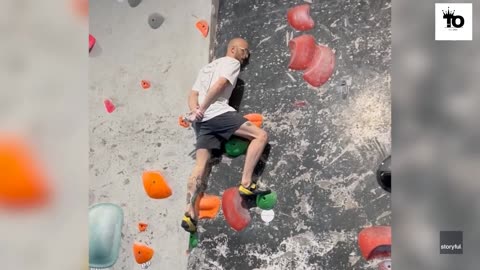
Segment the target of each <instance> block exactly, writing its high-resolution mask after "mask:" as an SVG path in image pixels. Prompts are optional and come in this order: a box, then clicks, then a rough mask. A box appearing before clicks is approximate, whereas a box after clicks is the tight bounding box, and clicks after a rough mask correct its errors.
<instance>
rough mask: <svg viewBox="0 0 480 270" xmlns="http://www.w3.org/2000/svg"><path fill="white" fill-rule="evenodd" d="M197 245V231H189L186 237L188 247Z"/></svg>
mask: <svg viewBox="0 0 480 270" xmlns="http://www.w3.org/2000/svg"><path fill="white" fill-rule="evenodd" d="M197 246H198V234H197V233H190V237H189V238H188V248H189V249H192V248H196V247H197Z"/></svg>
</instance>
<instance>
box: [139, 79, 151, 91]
mask: <svg viewBox="0 0 480 270" xmlns="http://www.w3.org/2000/svg"><path fill="white" fill-rule="evenodd" d="M140 84H141V85H142V88H143V89H145V90H146V89H148V88H150V86H151V84H150V82H149V81H147V80H142V81H141V82H140Z"/></svg>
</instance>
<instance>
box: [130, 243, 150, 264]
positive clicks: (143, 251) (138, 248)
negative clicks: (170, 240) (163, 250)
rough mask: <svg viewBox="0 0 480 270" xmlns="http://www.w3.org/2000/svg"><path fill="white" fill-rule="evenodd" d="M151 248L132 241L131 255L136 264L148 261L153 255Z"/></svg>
mask: <svg viewBox="0 0 480 270" xmlns="http://www.w3.org/2000/svg"><path fill="white" fill-rule="evenodd" d="M153 253H154V251H153V249H152V248H151V247H149V246H147V245H145V244H142V243H139V242H135V243H133V256H135V261H136V262H137V263H138V264H143V263H147V262H149V261H150V260H151V259H152V257H153Z"/></svg>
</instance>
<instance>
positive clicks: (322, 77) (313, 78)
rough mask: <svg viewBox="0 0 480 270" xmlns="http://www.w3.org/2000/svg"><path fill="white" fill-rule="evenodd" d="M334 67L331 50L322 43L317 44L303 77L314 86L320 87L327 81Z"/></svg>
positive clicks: (333, 56) (333, 57)
mask: <svg viewBox="0 0 480 270" xmlns="http://www.w3.org/2000/svg"><path fill="white" fill-rule="evenodd" d="M334 67H335V55H334V54H333V51H332V50H331V49H330V48H328V47H326V46H323V45H318V46H317V49H316V50H315V56H314V57H313V60H312V63H311V64H310V66H309V67H308V69H307V70H305V73H303V79H305V81H307V82H308V83H309V84H310V85H312V86H314V87H320V86H322V85H323V84H324V83H325V82H327V81H328V79H329V78H330V76H332V74H333V69H334Z"/></svg>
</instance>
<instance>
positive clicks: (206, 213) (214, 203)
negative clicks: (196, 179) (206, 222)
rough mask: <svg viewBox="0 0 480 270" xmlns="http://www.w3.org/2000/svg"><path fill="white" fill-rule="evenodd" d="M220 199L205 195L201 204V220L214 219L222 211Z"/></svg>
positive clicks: (201, 199) (201, 198)
mask: <svg viewBox="0 0 480 270" xmlns="http://www.w3.org/2000/svg"><path fill="white" fill-rule="evenodd" d="M220 203H221V201H220V197H218V196H214V195H208V194H203V196H201V197H200V203H199V215H198V217H199V218H209V219H214V218H215V217H216V216H217V214H218V210H220Z"/></svg>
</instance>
